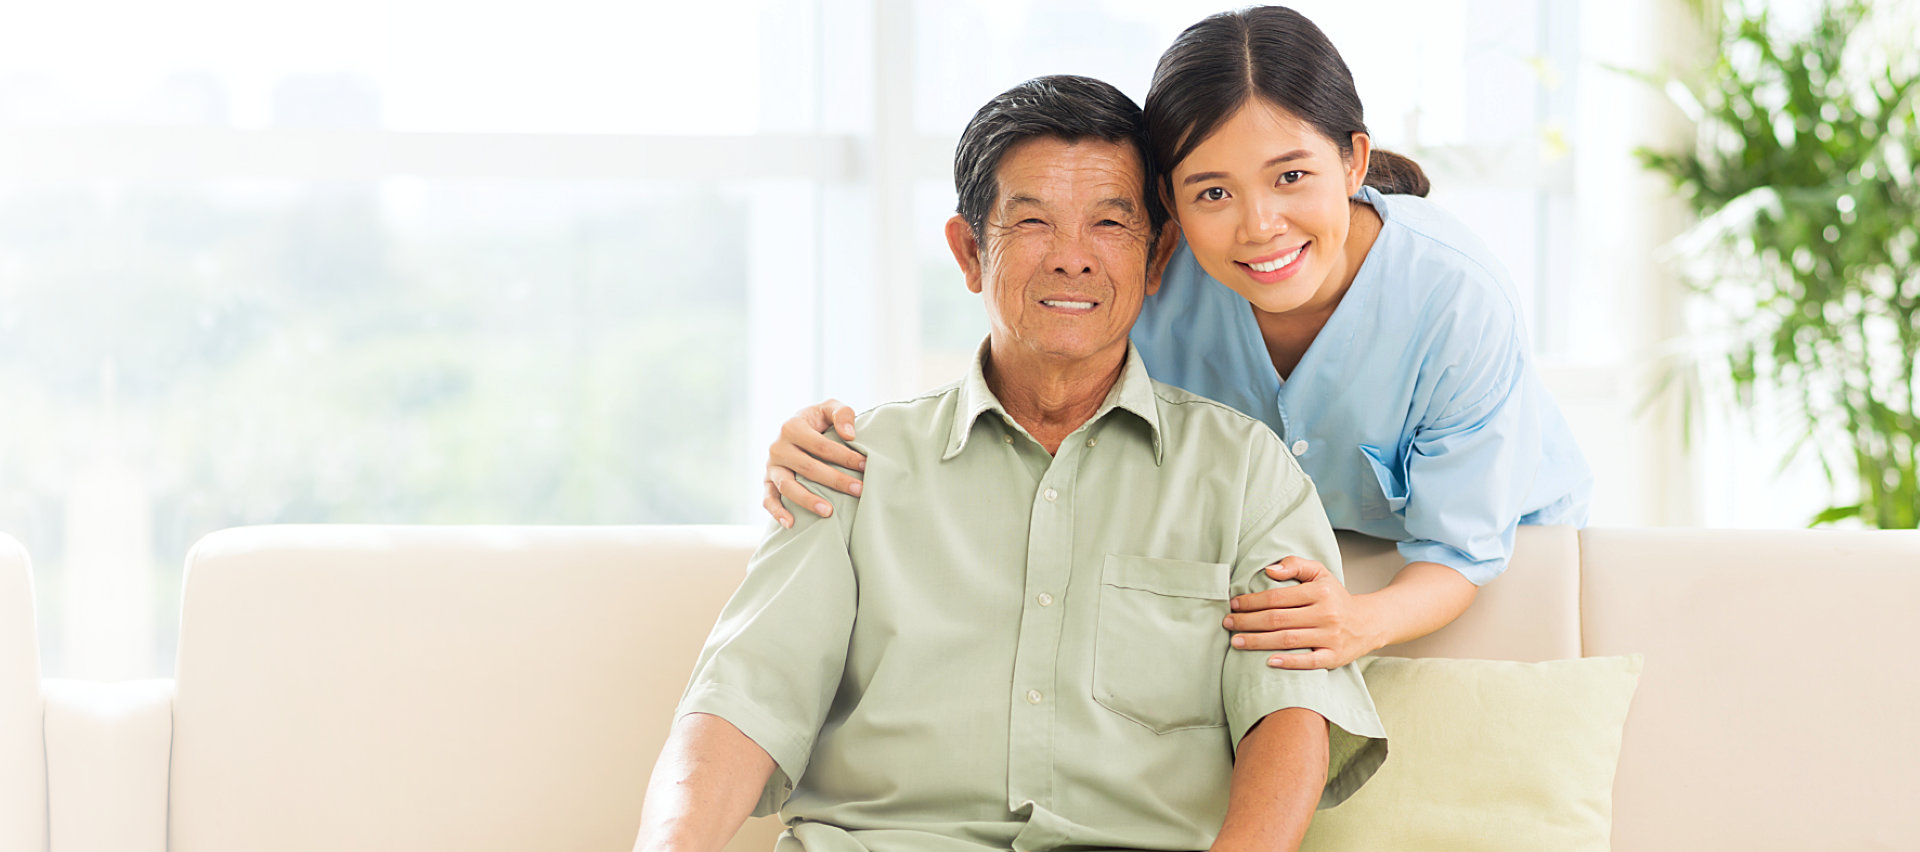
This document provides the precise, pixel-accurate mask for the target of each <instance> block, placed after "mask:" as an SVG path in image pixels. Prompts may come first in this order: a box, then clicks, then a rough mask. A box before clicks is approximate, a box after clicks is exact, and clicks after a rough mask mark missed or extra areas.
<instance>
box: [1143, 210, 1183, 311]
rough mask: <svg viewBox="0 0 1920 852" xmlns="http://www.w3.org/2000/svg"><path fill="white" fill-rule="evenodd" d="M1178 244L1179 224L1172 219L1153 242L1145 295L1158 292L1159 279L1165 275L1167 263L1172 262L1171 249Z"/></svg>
mask: <svg viewBox="0 0 1920 852" xmlns="http://www.w3.org/2000/svg"><path fill="white" fill-rule="evenodd" d="M1179 243H1180V223H1179V222H1175V221H1174V220H1172V219H1168V220H1167V224H1166V225H1165V226H1164V227H1162V228H1161V229H1160V239H1157V240H1154V241H1153V254H1152V255H1151V259H1150V260H1148V261H1147V295H1149V296H1151V295H1153V294H1155V293H1158V292H1160V278H1161V276H1163V275H1165V274H1166V273H1167V262H1168V261H1170V260H1173V247H1174V246H1176V245H1178V244H1179Z"/></svg>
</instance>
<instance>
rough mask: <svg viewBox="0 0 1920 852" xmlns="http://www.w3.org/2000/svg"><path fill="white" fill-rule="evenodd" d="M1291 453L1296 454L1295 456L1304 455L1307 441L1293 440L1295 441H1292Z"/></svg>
mask: <svg viewBox="0 0 1920 852" xmlns="http://www.w3.org/2000/svg"><path fill="white" fill-rule="evenodd" d="M1293 454H1294V455H1296V456H1304V455H1306V454H1307V442H1305V441H1295V442H1293Z"/></svg>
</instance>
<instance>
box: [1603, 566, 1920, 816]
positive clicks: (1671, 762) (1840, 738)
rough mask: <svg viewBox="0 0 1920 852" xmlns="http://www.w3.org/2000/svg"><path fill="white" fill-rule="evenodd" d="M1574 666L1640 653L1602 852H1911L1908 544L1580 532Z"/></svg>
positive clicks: (1914, 590)
mask: <svg viewBox="0 0 1920 852" xmlns="http://www.w3.org/2000/svg"><path fill="white" fill-rule="evenodd" d="M1581 551H1582V560H1583V563H1584V564H1585V566H1586V571H1585V575H1584V582H1583V603H1582V611H1583V613H1584V615H1585V628H1584V629H1585V634H1586V637H1585V644H1586V651H1587V653H1589V654H1625V653H1634V652H1644V653H1645V654H1646V661H1647V664H1646V673H1645V675H1644V676H1643V677H1642V678H1641V683H1640V692H1639V695H1638V697H1636V698H1635V699H1634V707H1633V716H1632V718H1630V719H1629V720H1628V721H1627V736H1626V745H1625V748H1624V749H1623V750H1622V751H1621V755H1620V774H1619V785H1618V788H1617V790H1618V792H1617V794H1616V796H1615V802H1614V838H1615V846H1616V848H1619V849H1622V850H1632V852H1661V850H1692V849H1739V850H1742V852H1804V850H1808V849H1849V850H1851V849H1889V850H1891V849H1912V848H1914V844H1915V838H1920V808H1915V807H1914V801H1915V798H1916V797H1917V796H1920V769H1916V768H1915V767H1917V766H1920V725H1916V724H1915V723H1914V718H1913V717H1914V712H1915V708H1920V674H1916V672H1920V666H1917V665H1916V664H1915V663H1914V661H1913V658H1912V657H1910V656H1908V655H1909V653H1911V652H1912V651H1913V650H1914V649H1917V648H1920V618H1917V617H1916V614H1920V532H1910V531H1908V532H1862V531H1823V530H1811V531H1810V530H1774V531H1739V530H1696V529H1688V530H1681V529H1672V530H1663V529H1633V530H1627V529H1592V530H1588V531H1586V532H1585V533H1583V534H1582V536H1581Z"/></svg>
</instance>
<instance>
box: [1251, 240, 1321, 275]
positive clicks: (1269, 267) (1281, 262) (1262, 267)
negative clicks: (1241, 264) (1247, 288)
mask: <svg viewBox="0 0 1920 852" xmlns="http://www.w3.org/2000/svg"><path fill="white" fill-rule="evenodd" d="M1306 250H1307V244H1306V243H1301V244H1300V247H1299V248H1297V249H1294V250H1293V251H1292V252H1289V253H1288V254H1287V256H1286V257H1276V258H1274V259H1273V260H1270V261H1268V262H1266V263H1249V264H1247V265H1248V266H1251V267H1253V271H1255V272H1272V271H1274V270H1276V269H1279V268H1280V267H1282V266H1286V265H1287V264H1289V263H1292V262H1293V259H1294V258H1296V257H1299V256H1300V253H1301V252H1303V251H1306Z"/></svg>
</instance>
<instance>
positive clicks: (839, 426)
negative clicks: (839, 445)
mask: <svg viewBox="0 0 1920 852" xmlns="http://www.w3.org/2000/svg"><path fill="white" fill-rule="evenodd" d="M820 404H821V405H823V406H833V410H832V412H831V413H830V414H829V415H828V416H829V417H830V418H832V420H833V429H834V431H836V432H839V433H840V437H842V438H845V439H847V440H849V441H851V440H853V409H852V408H851V407H848V406H845V405H841V404H840V401H839V400H837V399H829V400H827V401H826V402H823V403H820Z"/></svg>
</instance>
